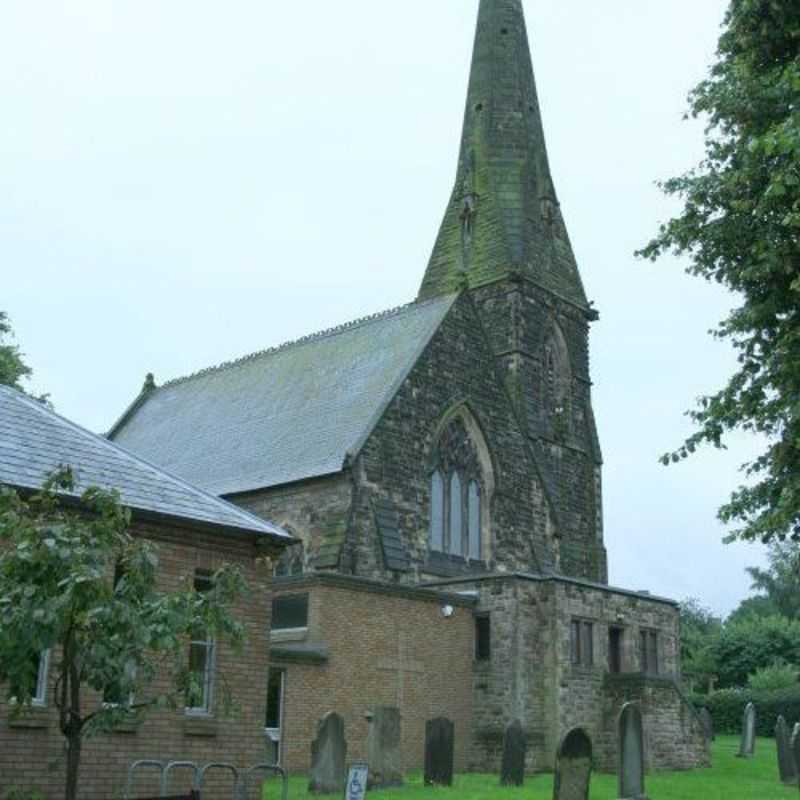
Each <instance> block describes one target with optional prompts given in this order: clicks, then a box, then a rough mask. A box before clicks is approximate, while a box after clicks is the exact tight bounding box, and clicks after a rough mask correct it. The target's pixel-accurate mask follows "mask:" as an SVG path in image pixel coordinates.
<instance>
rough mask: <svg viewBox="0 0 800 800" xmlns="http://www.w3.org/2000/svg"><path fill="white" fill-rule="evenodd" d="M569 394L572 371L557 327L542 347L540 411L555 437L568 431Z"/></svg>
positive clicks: (564, 344) (566, 350)
mask: <svg viewBox="0 0 800 800" xmlns="http://www.w3.org/2000/svg"><path fill="white" fill-rule="evenodd" d="M571 394H572V370H571V367H570V358H569V350H568V348H567V342H566V339H565V338H564V334H563V333H562V332H561V328H560V327H559V326H558V325H557V324H555V323H554V324H553V329H552V331H551V333H550V335H549V336H548V337H547V340H546V342H545V345H544V353H543V368H542V392H541V397H542V411H543V413H544V419H545V421H546V424H547V425H548V426H549V428H550V429H551V432H552V433H553V434H554V435H564V434H566V433H568V431H569V424H570V418H571V413H570V405H571V399H572V398H571Z"/></svg>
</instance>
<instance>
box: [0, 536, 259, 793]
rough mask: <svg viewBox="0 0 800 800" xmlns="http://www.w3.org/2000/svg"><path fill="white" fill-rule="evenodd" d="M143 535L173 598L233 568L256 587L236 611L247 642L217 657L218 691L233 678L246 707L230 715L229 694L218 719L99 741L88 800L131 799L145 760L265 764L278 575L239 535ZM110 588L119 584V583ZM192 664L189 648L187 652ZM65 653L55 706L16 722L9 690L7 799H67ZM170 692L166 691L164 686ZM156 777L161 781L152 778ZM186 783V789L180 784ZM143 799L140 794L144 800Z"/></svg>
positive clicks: (3, 727)
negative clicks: (209, 574) (201, 572)
mask: <svg viewBox="0 0 800 800" xmlns="http://www.w3.org/2000/svg"><path fill="white" fill-rule="evenodd" d="M133 530H134V532H136V533H138V534H139V535H142V536H147V537H148V538H152V539H153V540H154V541H156V543H157V546H158V552H159V559H160V568H159V584H160V587H161V588H162V589H164V590H165V591H172V590H178V589H179V588H181V587H182V586H184V585H185V584H182V578H183V577H184V576H187V577H188V578H189V579H191V577H192V575H193V573H194V570H195V569H196V568H200V569H209V570H215V569H218V568H219V567H220V566H221V565H222V564H223V563H232V564H236V565H238V566H239V567H240V568H241V569H242V570H243V572H244V575H245V577H246V579H247V582H248V587H249V592H248V596H247V597H246V598H244V599H243V600H242V601H241V603H240V604H239V605H238V606H237V607H236V608H234V609H233V613H234V614H235V615H236V617H237V618H238V619H239V620H241V621H242V622H243V623H244V624H245V626H246V630H247V642H246V644H245V646H244V650H243V651H242V652H241V653H237V654H234V653H233V652H232V651H231V650H230V649H229V648H227V647H225V646H224V645H220V647H219V648H218V650H217V654H216V663H215V677H216V680H215V684H216V686H218V687H221V685H222V684H221V681H222V680H224V681H225V682H226V683H227V684H228V686H229V687H230V689H231V691H232V694H233V697H234V699H235V701H236V702H237V704H238V709H237V710H236V711H235V712H234V713H233V714H232V715H231V716H229V717H226V716H225V715H224V714H223V708H222V704H221V695H222V692H221V691H218V692H217V693H216V708H215V712H214V715H213V716H209V717H190V716H187V715H186V714H184V713H183V712H182V711H168V710H164V711H154V712H152V713H150V714H149V715H148V716H147V718H146V719H145V721H144V722H143V723H142V724H141V725H139V726H135V725H126V726H123V727H120V728H119V729H118V730H116V731H114V732H113V733H111V734H106V735H102V736H99V737H97V738H93V739H89V740H87V742H86V743H85V745H84V749H83V759H82V768H81V777H80V781H79V787H80V789H79V794H80V797H81V800H109V798H115V797H121V796H122V791H123V789H124V784H125V780H126V776H127V769H128V766H129V764H130V763H131V762H133V761H135V760H137V759H181V760H185V759H189V760H193V761H197V762H200V763H206V762H209V761H230V762H232V763H234V764H236V765H238V766H240V767H245V766H248V765H252V764H255V763H258V762H260V761H261V760H263V755H264V715H265V710H266V709H265V706H266V679H267V668H268V652H269V641H268V639H267V631H268V630H269V625H270V610H271V605H270V577H269V573H268V570H266V569H265V568H264V567H262V566H259V565H258V564H257V562H256V558H255V556H256V550H255V545H254V543H253V542H252V541H251V540H245V539H244V538H238V537H233V536H230V537H223V536H220V535H217V536H211V535H208V534H206V533H203V532H198V531H195V530H191V529H185V528H173V527H170V528H166V527H163V526H156V525H153V524H148V525H144V524H141V523H135V524H134V528H133ZM109 580H110V576H109ZM187 658H188V644H187ZM57 659H58V654H57V653H53V654H51V658H50V668H49V674H48V685H47V696H46V704H45V706H44V707H42V708H35V709H33V710H32V711H31V713H30V714H28V715H26V716H25V717H23V718H21V719H18V720H12V719H11V718H10V714H9V707H8V705H7V704H6V703H5V702H4V698H5V687H0V697H2V698H3V700H2V701H0V794H3V796H4V795H5V791H6V790H8V789H11V788H12V787H18V788H20V789H24V790H26V791H32V790H38V791H40V792H42V793H43V795H44V797H45V798H47V800H56V798H60V797H63V791H64V775H65V762H64V744H63V738H62V736H61V733H60V731H59V728H58V716H57V709H56V708H55V706H54V704H53V700H52V698H53V691H54V683H55V679H56V675H55V664H56V663H57ZM163 685H164V684H163V683H162V686H163ZM100 702H101V698H100V697H99V696H98V695H97V694H95V693H92V692H88V691H87V692H85V693H84V704H85V707H86V708H88V709H91V707H92V705H93V704H98V703H100ZM151 778H152V773H151ZM180 781H182V782H183V783H182V784H180V785H179V782H180ZM186 781H187V772H186V771H184V772H183V773H178V774H177V775H176V780H175V781H173V783H172V784H171V786H170V787H169V788H170V790H171V791H172V793H173V794H174V793H175V791H174V790H176V789H180V790H185V789H186V788H187V784H186ZM209 789H210V791H209V792H208V793H207V794H206V793H204V795H203V797H204V798H206V797H208V798H209V800H218V799H219V800H223V798H226V800H227V798H230V787H229V786H225V785H220V784H214V783H211V785H210V787H209ZM135 791H136V794H138V795H139V796H157V794H158V786H157V784H156V782H155V781H154V780H152V779H150V780H142V781H141V782H140V783H137V785H136V788H135ZM134 796H135V795H134Z"/></svg>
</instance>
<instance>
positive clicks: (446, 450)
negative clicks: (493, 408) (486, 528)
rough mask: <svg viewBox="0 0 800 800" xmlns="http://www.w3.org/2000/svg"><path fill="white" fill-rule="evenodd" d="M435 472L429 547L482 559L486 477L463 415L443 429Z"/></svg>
mask: <svg viewBox="0 0 800 800" xmlns="http://www.w3.org/2000/svg"><path fill="white" fill-rule="evenodd" d="M434 464H435V467H434V469H433V471H432V472H431V479H430V480H431V521H430V535H429V542H428V544H429V547H430V549H431V550H432V551H434V552H439V553H448V554H450V555H455V556H462V557H464V558H468V559H471V560H480V559H481V558H482V555H483V533H484V532H483V520H482V511H483V508H482V505H483V494H484V490H483V486H484V478H483V475H482V470H481V465H480V461H479V457H478V452H477V448H476V447H475V443H474V442H473V440H472V438H471V437H470V435H469V432H468V431H467V428H466V426H465V425H464V422H463V420H462V419H460V418H458V417H457V418H455V419H453V420H452V421H451V422H450V423H449V424H448V425H447V427H446V428H445V429H444V431H443V432H442V435H441V436H440V438H439V442H438V444H437V446H436V449H435V452H434Z"/></svg>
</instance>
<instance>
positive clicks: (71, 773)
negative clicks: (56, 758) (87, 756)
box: [64, 730, 82, 800]
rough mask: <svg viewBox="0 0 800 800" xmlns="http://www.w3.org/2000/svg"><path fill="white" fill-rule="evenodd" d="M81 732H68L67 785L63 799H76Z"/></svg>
mask: <svg viewBox="0 0 800 800" xmlns="http://www.w3.org/2000/svg"><path fill="white" fill-rule="evenodd" d="M81 744H82V742H81V732H80V730H78V731H77V732H76V733H70V735H69V738H68V739H67V787H66V791H65V792H64V800H78V771H79V770H80V766H81Z"/></svg>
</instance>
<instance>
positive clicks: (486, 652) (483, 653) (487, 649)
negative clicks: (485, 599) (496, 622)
mask: <svg viewBox="0 0 800 800" xmlns="http://www.w3.org/2000/svg"><path fill="white" fill-rule="evenodd" d="M491 657H492V626H491V620H490V618H489V616H488V614H484V615H482V616H479V617H475V660H476V661H489V660H491Z"/></svg>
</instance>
